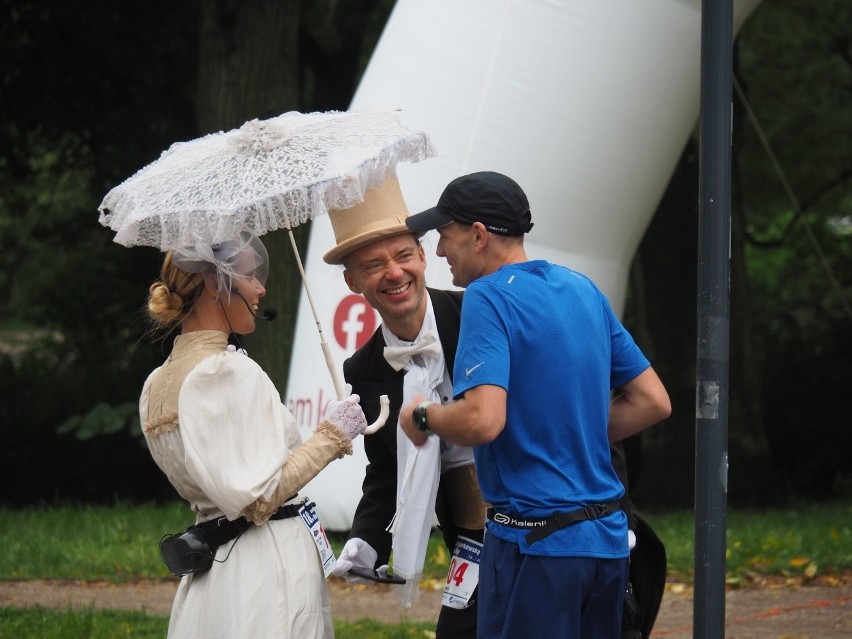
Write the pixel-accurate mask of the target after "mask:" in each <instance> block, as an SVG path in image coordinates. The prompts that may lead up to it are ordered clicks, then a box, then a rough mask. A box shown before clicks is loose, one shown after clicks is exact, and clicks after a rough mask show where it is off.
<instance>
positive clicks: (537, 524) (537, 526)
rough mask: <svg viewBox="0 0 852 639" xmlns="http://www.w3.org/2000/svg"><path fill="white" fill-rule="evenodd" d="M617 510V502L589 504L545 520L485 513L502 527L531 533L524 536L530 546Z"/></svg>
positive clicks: (493, 511)
mask: <svg viewBox="0 0 852 639" xmlns="http://www.w3.org/2000/svg"><path fill="white" fill-rule="evenodd" d="M619 509H620V505H619V502H617V501H610V502H607V503H605V504H591V505H589V506H584V507H583V508H578V509H577V510H571V511H569V512H567V513H557V514H556V515H553V516H551V517H547V518H546V519H530V518H528V517H515V516H514V515H507V514H504V513H499V512H497V511H496V510H494V508H489V509H488V510H487V511H486V516H487V517H488V519H490V520H491V521H493V522H495V523H498V524H503V525H504V526H510V527H511V528H522V529H524V530H530V531H532V532H530V533H529V534H528V535H527V536H526V541H527V543H528V544H531V543H534V542H536V541H538V540H539V539H544V538H545V537H547V536H548V535H551V534H553V533H555V532H556V531H557V530H561V529H562V528H565V527H566V526H570V525H571V524H576V523H577V522H578V521H585V520H587V519H600V518H601V517H606V516H607V515H611V514H612V513H614V512H616V511H617V510H619Z"/></svg>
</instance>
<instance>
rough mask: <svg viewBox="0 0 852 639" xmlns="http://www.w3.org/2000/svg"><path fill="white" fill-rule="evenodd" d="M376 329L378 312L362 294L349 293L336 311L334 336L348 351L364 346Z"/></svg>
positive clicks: (339, 344)
mask: <svg viewBox="0 0 852 639" xmlns="http://www.w3.org/2000/svg"><path fill="white" fill-rule="evenodd" d="M375 330H376V313H375V311H374V310H373V309H372V308H371V307H370V306H369V305H368V304H367V300H365V299H364V298H363V297H362V296H361V295H347V296H346V297H344V298H343V299H342V300H341V301H340V304H338V305H337V310H335V312H334V338H335V339H336V340H337V344H338V346H340V347H341V348H342V349H343V350H344V351H346V352H347V353H351V352H352V351H354V350H356V349H357V348H360V347H361V346H363V344H364V343H365V342H366V341H367V340H368V339H369V338H370V336H371V335H372V334H373V331H375Z"/></svg>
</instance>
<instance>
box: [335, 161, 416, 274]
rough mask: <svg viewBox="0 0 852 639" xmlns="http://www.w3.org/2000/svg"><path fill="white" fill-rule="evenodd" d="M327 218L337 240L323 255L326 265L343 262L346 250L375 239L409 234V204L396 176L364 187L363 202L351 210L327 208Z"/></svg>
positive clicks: (348, 250) (356, 247) (347, 252)
mask: <svg viewBox="0 0 852 639" xmlns="http://www.w3.org/2000/svg"><path fill="white" fill-rule="evenodd" d="M328 217H329V218H330V219H331V226H332V228H333V229H334V239H335V241H336V242H337V246H335V247H334V248H333V249H331V250H330V251H329V252H328V253H326V254H325V255H323V256H322V259H323V260H324V261H325V262H326V263H328V264H342V263H343V258H345V257H346V256H347V255H348V254H349V253H351V252H352V251H354V250H355V249H359V248H361V247H362V246H365V245H367V244H369V243H370V242H374V241H376V240H378V239H383V238H386V237H392V236H394V235H402V234H403V233H412V231H411V229H409V228H408V227H407V226H406V225H405V218H407V217H408V207H407V206H406V205H405V200H403V199H402V191H401V190H400V188H399V181H398V180H397V179H396V178H388V179H387V180H385V181H384V183H383V184H382V186H381V187H379V188H377V189H367V192H366V193H365V194H364V201H363V202H361V203H359V204H356V205H355V206H353V207H352V208H350V209H340V210H333V211H329V212H328ZM416 235H422V233H417V234H416Z"/></svg>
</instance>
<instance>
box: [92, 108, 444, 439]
mask: <svg viewBox="0 0 852 639" xmlns="http://www.w3.org/2000/svg"><path fill="white" fill-rule="evenodd" d="M435 155H436V153H435V150H434V148H433V146H432V142H431V140H430V138H429V136H428V135H427V134H426V133H423V132H420V131H412V130H410V129H409V128H408V127H407V126H405V125H404V124H403V123H402V121H401V120H400V119H399V116H398V112H396V111H329V112H324V113H299V112H297V111H290V112H288V113H284V114H283V115H280V116H277V117H274V118H271V119H268V120H257V119H255V120H250V121H249V122H246V123H245V124H244V125H243V126H241V127H240V128H239V129H233V130H231V131H228V132H225V133H223V132H219V133H212V134H210V135H206V136H204V137H201V138H197V139H195V140H191V141H189V142H177V143H175V144H173V145H172V146H171V147H169V148H168V149H167V150H166V151H164V152H163V154H162V155H161V156H160V157H159V158H158V159H157V160H155V161H154V162H152V163H151V164H149V165H147V166H146V167H144V168H142V169H140V170H139V171H137V172H136V173H135V174H134V175H132V176H131V177H129V178H127V179H126V180H125V181H124V182H122V183H121V184H119V185H118V186H116V187H115V188H113V189H112V190H111V191H110V192H109V193H107V194H106V197H104V199H103V201H102V202H101V205H100V206H99V207H98V210H99V211H100V218H99V221H100V223H101V224H102V225H104V226H106V227H109V228H110V229H112V230H113V231H115V232H116V234H115V238H114V240H115V241H116V242H118V243H119V244H122V245H124V246H138V245H142V246H152V247H155V248H159V249H161V250H163V251H167V250H174V249H178V248H182V247H189V246H195V245H198V244H206V245H215V244H221V243H222V242H225V241H228V240H233V239H236V238H237V237H239V236H240V234H241V233H243V232H247V233H249V234H251V235H255V236H260V235H263V234H264V233H268V232H270V231H275V230H277V229H282V228H283V229H287V230H288V232H289V235H290V243H291V245H292V247H293V253H294V254H295V257H296V262H297V266H298V268H299V273H300V274H301V276H302V281H303V283H304V285H305V292H306V293H307V296H308V301H309V303H310V305H311V310H312V312H313V314H314V319H315V320H316V324H317V330H318V331H319V336H320V345H321V347H322V350H323V354H324V355H325V359H326V364H327V366H328V369H329V373H330V374H331V377H332V381H333V383H334V387H335V391H336V393H337V396H338V398H339V399H343V397H344V396H345V395H346V393H347V391H346V389H345V388H344V385H343V383H342V382H341V380H340V377H339V375H338V374H337V369H336V366H335V365H334V361H333V358H332V356H331V352H330V350H329V348H328V343H327V342H326V340H325V337H324V335H323V331H322V326H321V324H320V321H319V317H318V315H317V310H316V307H315V305H314V302H313V297H312V295H311V291H310V288H309V287H308V282H307V278H306V276H305V270H304V267H303V266H302V260H301V257H300V256H299V252H298V250H297V248H296V242H295V239H294V237H293V233H292V229H293V227H295V226H298V225H299V224H302V223H304V222H307V221H308V220H310V219H313V218H315V217H317V216H318V215H322V214H325V213H328V211H329V210H344V209H349V208H352V207H354V206H355V205H356V204H359V203H360V202H362V201H363V200H364V194H365V193H366V191H367V189H370V188H378V187H380V186H381V185H382V184H383V183H384V181H385V180H386V179H387V178H390V177H396V165H397V163H398V162H419V161H420V160H423V159H426V158H429V157H434V156H435ZM387 411H388V401H387V398H386V397H383V398H382V411H381V414H380V417H379V419H378V420H377V421H376V422H375V423H374V424H372V425H371V426H370V427H369V428H368V429H367V431H365V432H367V433H370V432H375V430H377V429H378V428H380V427H381V425H382V424H384V420H385V419H386V418H387Z"/></svg>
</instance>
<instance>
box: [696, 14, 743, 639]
mask: <svg viewBox="0 0 852 639" xmlns="http://www.w3.org/2000/svg"><path fill="white" fill-rule="evenodd" d="M732 58H733V9H732V0H704V1H703V2H702V3H701V124H700V136H701V138H700V156H699V186H698V189H699V202H698V218H699V219H698V347H697V348H698V353H697V368H696V373H697V377H696V407H695V412H696V414H695V599H694V604H693V624H692V625H693V637H695V638H699V639H711V638H713V639H715V638H719V639H721V638H723V637H724V636H725V529H726V500H727V491H728V335H729V325H730V309H729V302H730V246H731V136H732V122H731V118H732V115H733V111H732V102H731V90H732V80H733V77H732V75H733V74H732Z"/></svg>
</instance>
